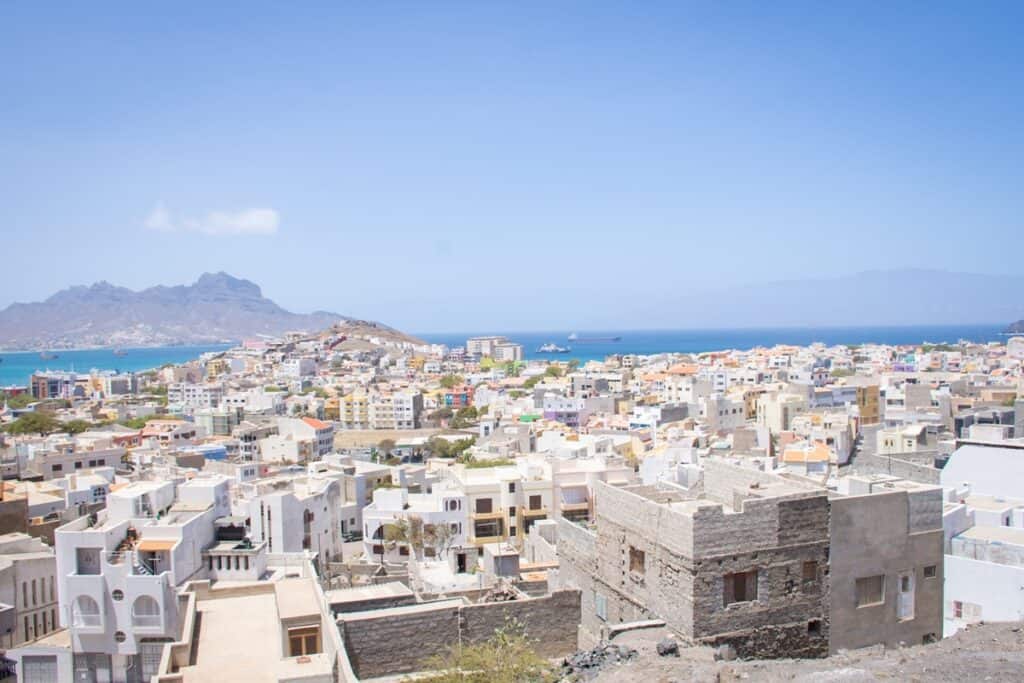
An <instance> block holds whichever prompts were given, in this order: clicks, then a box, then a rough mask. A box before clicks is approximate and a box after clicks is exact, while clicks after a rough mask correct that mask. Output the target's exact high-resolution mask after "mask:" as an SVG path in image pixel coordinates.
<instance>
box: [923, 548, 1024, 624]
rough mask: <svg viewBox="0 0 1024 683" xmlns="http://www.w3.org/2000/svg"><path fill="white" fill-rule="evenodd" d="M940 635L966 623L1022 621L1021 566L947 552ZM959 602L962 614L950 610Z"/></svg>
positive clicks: (1023, 590) (1023, 584) (1023, 579)
mask: <svg viewBox="0 0 1024 683" xmlns="http://www.w3.org/2000/svg"><path fill="white" fill-rule="evenodd" d="M945 560H946V562H945V598H944V625H943V636H951V635H953V634H954V633H956V632H957V631H958V630H960V629H961V628H963V627H964V625H966V624H969V623H975V622H978V621H981V620H982V619H984V620H985V621H1021V620H1024V567H1010V566H1006V565H1001V564H993V563H991V562H983V561H981V560H972V559H969V558H966V557H957V556H955V555H946V557H945ZM954 601H956V602H959V603H960V604H961V616H960V617H957V616H956V615H955V613H954V610H953V603H954Z"/></svg>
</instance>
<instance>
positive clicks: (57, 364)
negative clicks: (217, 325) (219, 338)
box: [0, 344, 230, 386]
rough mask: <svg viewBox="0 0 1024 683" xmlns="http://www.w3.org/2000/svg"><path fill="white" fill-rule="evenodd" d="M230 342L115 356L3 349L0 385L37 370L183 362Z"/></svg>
mask: <svg viewBox="0 0 1024 683" xmlns="http://www.w3.org/2000/svg"><path fill="white" fill-rule="evenodd" d="M227 348H230V345H226V344H217V345H212V346H155V347H149V348H138V349H131V348H126V349H123V351H124V352H125V353H124V355H123V356H115V355H114V352H113V351H111V350H110V349H93V350H86V351H55V352H54V353H56V354H57V358H53V359H50V360H43V359H42V358H40V357H39V354H38V353H0V386H9V385H12V384H14V385H25V384H27V383H28V379H29V377H31V375H32V373H33V372H36V371H37V370H74V371H75V372H89V371H90V370H121V371H124V372H134V371H139V370H149V369H152V368H158V367H160V366H161V365H166V364H167V363H184V362H186V361H190V360H192V359H194V358H198V357H199V356H200V354H203V353H206V352H207V351H223V350H224V349H227Z"/></svg>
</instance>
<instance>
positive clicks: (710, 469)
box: [552, 461, 942, 658]
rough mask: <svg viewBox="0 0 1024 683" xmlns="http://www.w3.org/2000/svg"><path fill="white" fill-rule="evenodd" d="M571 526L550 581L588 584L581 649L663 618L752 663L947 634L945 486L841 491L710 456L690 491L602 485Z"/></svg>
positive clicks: (875, 484)
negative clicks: (621, 629) (587, 521)
mask: <svg viewBox="0 0 1024 683" xmlns="http://www.w3.org/2000/svg"><path fill="white" fill-rule="evenodd" d="M595 494H596V495H595V498H596V501H595V517H596V519H595V523H594V524H593V525H591V526H589V527H585V526H581V525H578V524H573V523H571V522H568V521H566V520H559V522H558V531H557V541H556V547H557V553H558V558H559V562H560V568H559V570H558V571H557V573H556V574H555V575H554V577H553V579H552V586H556V585H558V586H565V587H570V586H571V587H578V588H580V589H581V593H582V595H581V613H582V618H581V627H580V629H581V630H580V640H581V644H584V645H586V644H588V643H592V642H593V641H596V640H599V639H601V638H603V637H605V636H606V635H607V634H608V632H609V629H610V628H613V627H614V626H615V625H616V624H621V623H624V622H633V621H643V620H648V619H658V620H662V621H664V622H665V624H666V625H667V626H668V627H669V628H671V629H673V630H675V631H676V632H678V633H679V634H680V635H681V636H683V637H684V638H686V639H687V640H690V641H691V642H694V643H701V644H710V645H719V644H729V645H732V646H733V647H734V648H735V649H736V652H737V654H738V655H739V656H741V657H751V658H753V657H757V658H772V657H822V656H825V655H827V654H828V653H829V652H835V651H836V650H838V649H841V648H851V647H862V646H865V645H871V644H876V643H885V644H888V645H895V644H898V643H900V642H903V643H908V644H914V643H920V642H922V641H927V640H930V639H931V638H933V637H934V636H935V635H936V634H941V632H942V631H941V625H942V581H941V567H942V518H941V511H942V505H941V490H940V489H937V488H936V487H928V486H921V485H916V484H909V483H905V482H899V483H897V482H895V481H894V480H892V479H891V478H890V479H888V480H886V481H884V482H883V481H881V480H874V479H872V480H867V479H858V480H856V481H852V480H851V482H849V483H848V484H846V485H844V488H843V490H841V491H828V490H826V489H825V488H823V487H821V486H820V485H818V484H815V483H814V482H811V481H809V480H806V479H802V478H799V477H795V476H790V475H778V474H766V473H764V472H760V471H757V470H752V469H747V468H743V467H739V466H735V465H731V464H728V463H724V462H716V461H706V462H705V463H704V466H703V476H702V479H701V481H700V483H699V484H698V485H697V486H694V487H693V488H692V489H689V490H688V489H684V488H682V487H679V486H675V485H672V484H663V485H658V486H629V487H622V488H616V487H612V486H608V485H601V486H600V487H599V488H598V490H596V491H595Z"/></svg>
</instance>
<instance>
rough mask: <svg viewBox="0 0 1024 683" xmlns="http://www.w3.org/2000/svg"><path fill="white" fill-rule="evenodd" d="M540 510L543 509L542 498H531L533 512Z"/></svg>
mask: <svg viewBox="0 0 1024 683" xmlns="http://www.w3.org/2000/svg"><path fill="white" fill-rule="evenodd" d="M540 508H541V498H540V496H530V509H531V510H540Z"/></svg>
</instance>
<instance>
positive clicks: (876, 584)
mask: <svg viewBox="0 0 1024 683" xmlns="http://www.w3.org/2000/svg"><path fill="white" fill-rule="evenodd" d="M883 602H885V577H884V576H882V575H878V576H867V577H864V578H863V579H857V607H867V606H868V605H881V604H882V603H883Z"/></svg>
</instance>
